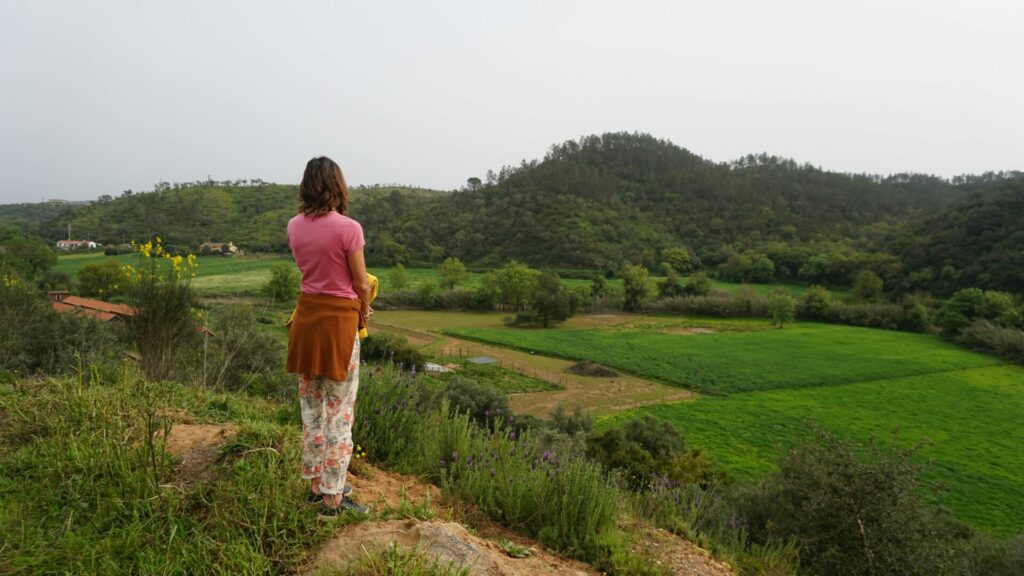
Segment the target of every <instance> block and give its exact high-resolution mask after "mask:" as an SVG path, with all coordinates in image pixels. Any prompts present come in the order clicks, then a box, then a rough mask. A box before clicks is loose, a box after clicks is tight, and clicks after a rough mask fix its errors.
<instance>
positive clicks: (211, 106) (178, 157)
mask: <svg viewBox="0 0 1024 576" xmlns="http://www.w3.org/2000/svg"><path fill="white" fill-rule="evenodd" d="M1022 22H1024V2H1022V1H1020V0H963V1H961V0H922V1H916V0H915V1H907V0H886V1H875V0H868V1H864V0H860V1H856V2H854V1H845V0H844V1H838V0H807V1H793V0H776V1H773V2H766V1H764V0H749V1H728V0H725V1H716V2H691V1H667V0H666V1H661V2H653V1H651V2H646V1H637V0H632V1H630V2H623V1H620V2H604V1H601V2H598V1H579V2H563V1H557V0H546V1H536V2H521V1H511V0H509V1H505V2H491V1H486V0H474V1H457V2H456V1H450V2H422V1H421V2H412V1H409V2H370V1H366V0H364V1H362V2H345V1H324V2H308V1H284V0H281V1H274V2H271V1H263V0H261V1H256V0H241V1H214V0H202V1H184V0H175V1H173V2H145V1H141V2H140V1H137V0H131V1H110V0H96V1H91V2H82V1H78V0H74V1H47V0H0V203H6V202H23V201H39V200H42V199H49V198H66V199H90V198H95V197H97V196H99V195H101V194H112V195H116V194H119V193H120V192H121V191H122V190H124V189H126V188H131V189H134V190H136V191H140V190H149V189H151V188H152V187H153V184H155V183H156V182H158V181H160V180H167V181H170V182H174V181H191V180H199V179H205V178H206V177H207V176H211V177H213V178H214V179H218V180H223V179H236V178H263V179H264V180H270V181H276V182H298V180H299V179H300V178H301V174H302V169H303V167H304V165H305V162H306V161H307V160H308V159H309V158H310V157H311V156H314V155H320V154H326V155H328V156H331V157H332V158H334V159H335V160H337V161H338V162H339V163H340V164H341V165H342V168H343V169H344V170H345V173H346V176H347V178H348V180H349V183H350V184H372V183H402V184H410V185H421V186H427V187H432V188H440V189H451V188H455V187H458V186H461V185H462V184H463V183H465V180H466V178H467V177H470V176H480V177H483V176H484V174H485V173H486V171H487V169H495V170H497V169H499V168H500V167H501V166H502V165H505V164H515V163H518V162H519V160H521V159H524V158H525V159H533V158H539V157H541V156H543V155H544V153H545V151H546V150H547V149H548V147H549V146H550V145H551V144H553V143H556V142H561V141H564V140H567V139H575V138H579V137H580V136H582V135H585V134H593V133H601V132H608V131H623V130H625V131H641V132H648V133H650V134H653V135H654V136H657V137H659V138H665V139H668V140H671V141H672V142H674V143H676V144H678V145H680V146H683V147H685V148H687V149H689V150H690V151H692V152H694V153H696V154H699V155H701V156H704V157H705V158H710V159H712V160H715V161H727V160H732V159H735V158H737V157H739V156H741V155H744V154H747V153H758V152H768V153H770V154H776V155H781V156H787V157H792V158H795V159H796V160H798V161H800V162H810V163H812V164H815V165H820V166H822V167H823V168H826V169H832V170H840V171H851V172H871V173H882V174H888V173H892V172H902V171H915V172H927V173H934V174H939V175H942V176H952V175H955V174H961V173H966V172H981V171H985V170H1001V169H1024V162H1022V160H1024V73H1022V72H1021V70H1022V64H1021V58H1022V56H1024V33H1022Z"/></svg>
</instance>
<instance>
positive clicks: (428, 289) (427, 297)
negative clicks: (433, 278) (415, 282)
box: [416, 282, 438, 310]
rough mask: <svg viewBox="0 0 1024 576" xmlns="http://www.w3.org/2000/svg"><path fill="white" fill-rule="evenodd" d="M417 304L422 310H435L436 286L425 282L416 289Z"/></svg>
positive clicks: (436, 303)
mask: <svg viewBox="0 0 1024 576" xmlns="http://www.w3.org/2000/svg"><path fill="white" fill-rule="evenodd" d="M416 296H417V303H418V304H419V306H420V308H423V309H424V310H433V309H435V308H437V305H438V302H437V285H436V284H432V283H430V282H427V283H425V284H421V285H420V287H419V288H417V289H416Z"/></svg>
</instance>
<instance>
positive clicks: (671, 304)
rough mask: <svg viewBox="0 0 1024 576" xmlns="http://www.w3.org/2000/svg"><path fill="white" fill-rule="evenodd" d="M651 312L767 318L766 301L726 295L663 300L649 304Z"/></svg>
mask: <svg viewBox="0 0 1024 576" xmlns="http://www.w3.org/2000/svg"><path fill="white" fill-rule="evenodd" d="M648 309H649V310H651V311H653V312H672V313H676V314H692V315H697V316H718V317H722V318H742V317H753V318H765V317H767V316H768V300H767V299H765V298H763V297H761V296H757V295H756V294H754V295H752V296H751V295H745V296H743V297H735V296H732V295H730V294H728V293H726V294H722V295H716V294H714V293H712V295H710V296H683V297H677V298H664V299H661V300H658V301H657V302H655V303H653V304H650V305H649V306H648Z"/></svg>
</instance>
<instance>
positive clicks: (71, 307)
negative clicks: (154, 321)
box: [51, 296, 135, 322]
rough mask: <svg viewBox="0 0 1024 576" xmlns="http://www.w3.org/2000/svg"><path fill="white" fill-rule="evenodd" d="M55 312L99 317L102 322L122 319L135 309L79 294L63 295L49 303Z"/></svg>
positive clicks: (130, 314)
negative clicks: (83, 296)
mask: <svg viewBox="0 0 1024 576" xmlns="http://www.w3.org/2000/svg"><path fill="white" fill-rule="evenodd" d="M51 306H53V309H54V310H56V311H57V312H69V313H74V314H81V315H83V316H91V317H93V318H99V319H100V320H103V321H104V322H106V321H109V320H114V319H118V320H124V319H125V318H130V317H131V316H134V315H135V309H134V308H132V307H131V306H128V305H127V304H112V303H110V302H104V301H103V300H93V299H92V298H82V297H81V296H64V297H63V298H62V299H60V300H59V301H54V302H52V303H51Z"/></svg>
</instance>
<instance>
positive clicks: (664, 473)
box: [587, 414, 714, 490]
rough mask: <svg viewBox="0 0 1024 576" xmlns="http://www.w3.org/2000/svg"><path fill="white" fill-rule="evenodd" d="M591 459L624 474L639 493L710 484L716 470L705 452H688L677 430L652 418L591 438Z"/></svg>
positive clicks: (630, 423) (635, 421)
mask: <svg viewBox="0 0 1024 576" xmlns="http://www.w3.org/2000/svg"><path fill="white" fill-rule="evenodd" d="M587 456H589V457H590V458H593V459H594V460H595V461H597V462H599V463H601V465H602V466H604V467H605V468H606V469H608V470H615V471H618V472H620V473H621V475H622V477H623V478H624V479H625V480H626V482H627V483H628V485H629V486H630V487H632V488H633V489H636V490H644V489H647V488H648V487H650V486H652V485H657V484H659V483H661V482H669V483H673V484H676V485H679V484H691V483H701V484H706V483H708V482H710V480H711V478H712V476H713V470H714V467H713V464H712V462H711V460H710V459H709V458H708V457H707V456H706V455H705V454H704V453H703V452H701V451H699V450H697V451H690V452H687V451H686V450H685V444H684V442H683V437H682V436H681V435H680V434H679V431H678V430H676V428H675V427H674V426H672V425H671V424H669V423H668V422H664V421H661V420H658V419H657V418H654V417H653V416H651V415H649V414H648V415H645V416H644V417H643V418H637V419H634V420H630V421H629V422H627V423H626V424H625V425H624V426H623V427H621V428H610V429H608V430H605V431H604V432H601V433H597V434H591V435H590V436H588V437H587Z"/></svg>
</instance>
